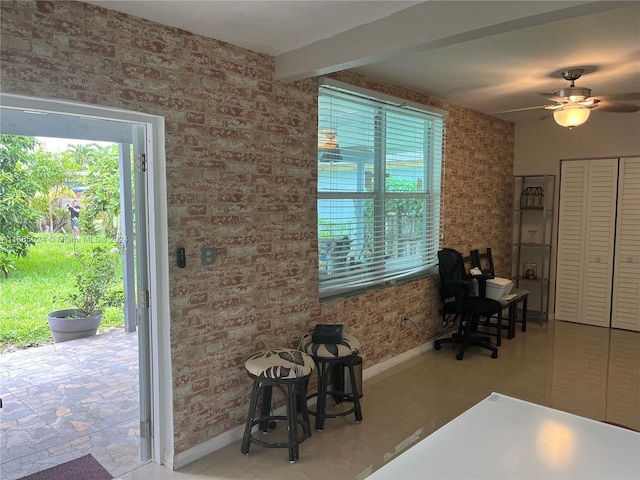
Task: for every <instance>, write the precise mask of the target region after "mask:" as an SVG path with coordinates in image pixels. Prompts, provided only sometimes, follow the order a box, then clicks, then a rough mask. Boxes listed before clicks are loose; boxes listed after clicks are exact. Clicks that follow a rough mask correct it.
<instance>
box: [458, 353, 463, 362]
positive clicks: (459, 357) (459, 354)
mask: <svg viewBox="0 0 640 480" xmlns="http://www.w3.org/2000/svg"><path fill="white" fill-rule="evenodd" d="M463 356H464V355H463V354H462V353H458V354H456V360H462V357H463Z"/></svg>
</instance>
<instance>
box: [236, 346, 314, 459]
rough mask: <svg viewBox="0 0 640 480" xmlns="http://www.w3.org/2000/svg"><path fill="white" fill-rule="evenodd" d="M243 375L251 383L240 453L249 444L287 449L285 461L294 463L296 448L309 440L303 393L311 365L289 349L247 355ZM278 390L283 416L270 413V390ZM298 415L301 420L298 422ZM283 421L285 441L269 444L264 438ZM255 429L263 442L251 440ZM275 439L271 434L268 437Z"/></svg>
mask: <svg viewBox="0 0 640 480" xmlns="http://www.w3.org/2000/svg"><path fill="white" fill-rule="evenodd" d="M245 368H246V370H247V374H248V375H249V377H250V378H252V379H253V388H252V390H251V401H250V405H249V414H248V415H247V423H246V425H245V430H244V435H243V437H242V445H241V448H240V450H241V451H242V453H244V454H245V455H248V454H249V447H250V446H251V444H252V443H255V444H256V445H260V446H263V447H270V448H288V449H289V461H290V462H292V463H293V462H296V461H297V460H298V458H299V456H300V454H299V448H298V445H299V444H300V443H302V442H303V441H304V440H306V439H307V438H309V437H310V436H311V428H310V426H309V412H308V409H307V402H306V392H307V383H308V381H309V376H310V375H311V373H312V372H313V368H314V361H313V359H312V358H311V357H310V356H309V355H307V354H306V353H304V352H301V351H299V350H293V349H289V348H277V349H272V350H265V351H263V352H258V353H255V354H253V355H251V356H250V357H249V358H248V359H247V360H246V361H245ZM274 387H275V388H276V389H277V390H279V391H280V392H281V393H282V395H283V397H284V401H285V410H286V414H285V415H275V414H274V413H272V411H271V400H272V394H273V388H274ZM260 392H262V404H261V407H260V413H259V415H258V398H259V395H260ZM299 414H301V416H302V419H300V418H299ZM280 420H286V422H287V438H286V441H282V439H275V440H272V439H271V438H267V437H266V435H267V434H268V433H270V432H269V430H272V429H273V428H275V427H274V425H277V424H276V423H275V422H277V421H280ZM256 425H258V426H259V428H258V430H259V431H262V433H263V434H265V435H263V438H261V439H259V438H257V437H256V436H254V434H253V433H254V432H253V427H254V426H256ZM275 436H277V435H276V434H275V433H274V434H273V435H271V437H275Z"/></svg>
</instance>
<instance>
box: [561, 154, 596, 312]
mask: <svg viewBox="0 0 640 480" xmlns="http://www.w3.org/2000/svg"><path fill="white" fill-rule="evenodd" d="M588 167H589V163H588V161H586V160H580V161H571V162H563V163H562V176H561V184H560V213H559V222H558V225H559V228H558V264H557V271H556V306H555V318H556V319H558V320H568V321H570V322H580V323H582V322H581V318H582V288H581V287H582V281H581V279H582V265H583V262H582V252H583V250H584V241H585V238H584V237H585V235H584V229H585V221H586V220H585V216H586V209H585V203H584V201H585V193H586V192H587V191H588V182H587V181H588Z"/></svg>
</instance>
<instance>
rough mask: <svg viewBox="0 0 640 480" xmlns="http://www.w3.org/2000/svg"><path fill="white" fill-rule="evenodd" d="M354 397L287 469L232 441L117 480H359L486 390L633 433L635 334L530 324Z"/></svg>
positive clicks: (280, 455)
mask: <svg viewBox="0 0 640 480" xmlns="http://www.w3.org/2000/svg"><path fill="white" fill-rule="evenodd" d="M365 368H366V359H365ZM363 390H364V397H363V399H362V400H363V415H364V420H363V421H362V422H361V423H360V424H355V423H354V421H353V416H350V417H348V418H343V419H333V420H328V421H327V425H326V428H325V430H324V431H323V432H315V431H314V432H313V436H312V437H311V438H310V439H309V440H307V441H306V442H304V443H303V444H302V445H301V446H300V460H299V461H298V462H297V463H295V464H290V463H289V462H288V459H287V453H286V451H285V450H283V449H268V448H261V447H258V446H255V445H252V447H251V451H250V453H249V455H248V456H245V455H242V454H241V453H240V443H239V442H235V443H233V444H232V445H229V446H227V447H225V448H223V449H221V450H219V451H217V452H215V453H213V454H210V455H208V456H206V457H205V458H202V459H200V460H198V461H196V462H194V463H192V464H190V465H188V466H186V467H184V468H182V469H181V470H180V471H170V470H168V469H166V468H165V467H161V466H158V465H153V464H147V465H144V466H142V467H140V468H137V469H135V470H133V471H131V472H129V473H127V474H125V475H121V476H120V477H118V478H121V479H127V480H143V479H144V480H149V479H167V480H172V479H179V480H196V479H197V480H206V479H234V480H235V479H300V480H308V479H322V480H324V479H329V478H330V479H363V478H366V477H367V476H368V475H369V474H370V473H372V472H373V471H375V470H376V469H378V468H380V467H381V466H382V465H383V464H384V463H385V462H387V461H389V460H390V459H392V458H394V457H395V456H397V455H399V454H400V453H402V452H403V451H404V450H406V449H407V448H409V447H410V446H411V445H413V444H414V443H415V442H417V441H419V440H420V439H422V438H424V437H425V436H427V435H429V434H430V433H431V432H433V431H435V430H436V429H438V428H439V427H441V426H442V425H444V424H445V423H447V422H448V421H450V420H451V419H453V418H454V417H456V416H457V415H459V414H460V413H462V412H463V411H464V410H466V409H468V408H469V407H471V406H472V405H474V404H475V403H477V402H479V401H480V400H482V399H483V398H485V397H486V396H488V395H489V394H490V393H491V392H499V393H502V394H505V395H510V396H513V397H517V398H521V399H524V400H528V401H532V402H535V403H538V404H542V405H547V406H551V407H554V408H558V409H560V410H565V411H568V412H571V413H575V414H579V415H583V416H586V417H590V418H593V419H596V420H601V421H609V422H613V423H616V424H621V425H626V426H627V427H631V428H634V429H636V430H640V333H637V332H627V331H620V330H612V329H605V328H599V327H590V326H584V325H577V324H571V323H564V322H550V323H549V324H546V325H542V326H541V325H536V324H533V325H530V326H529V329H528V331H527V332H526V333H522V332H518V335H517V337H516V338H515V339H512V340H506V341H503V346H502V347H501V348H500V356H499V358H498V359H495V360H494V359H491V358H490V356H489V355H488V354H487V353H486V352H485V351H483V350H477V349H472V350H470V351H469V352H468V353H467V354H466V355H465V358H464V360H462V361H456V360H455V352H454V351H453V349H452V348H451V347H450V346H444V347H443V349H442V350H440V351H437V352H436V351H429V352H426V353H425V354H423V355H420V356H419V357H418V358H415V359H412V360H410V361H408V362H406V363H404V364H402V365H399V366H397V367H395V368H393V369H391V370H388V371H386V372H384V373H382V374H380V375H377V376H375V377H373V378H371V379H368V380H366V381H365V382H364V388H363ZM461 461H464V460H463V456H461Z"/></svg>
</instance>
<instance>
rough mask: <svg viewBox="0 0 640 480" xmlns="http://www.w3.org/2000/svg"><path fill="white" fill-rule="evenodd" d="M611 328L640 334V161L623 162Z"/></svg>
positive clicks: (623, 160)
mask: <svg viewBox="0 0 640 480" xmlns="http://www.w3.org/2000/svg"><path fill="white" fill-rule="evenodd" d="M614 271H615V273H614V277H613V312H612V319H611V326H612V327H615V328H624V329H626V330H636V331H640V158H623V159H621V160H620V187H619V191H618V218H617V223H616V260H615V270H614Z"/></svg>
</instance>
